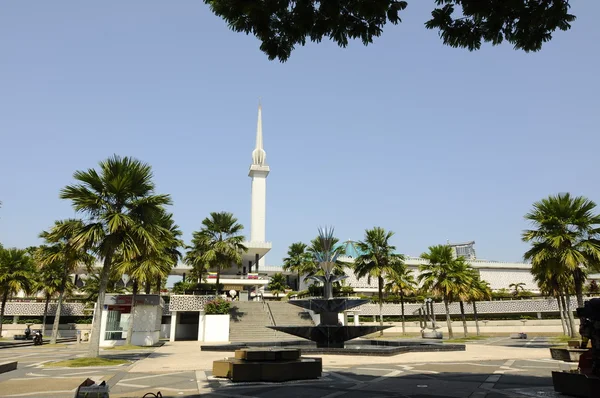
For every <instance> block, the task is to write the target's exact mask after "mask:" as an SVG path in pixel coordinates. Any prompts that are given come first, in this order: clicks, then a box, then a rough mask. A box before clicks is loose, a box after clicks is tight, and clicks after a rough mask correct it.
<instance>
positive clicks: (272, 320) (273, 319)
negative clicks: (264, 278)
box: [263, 301, 277, 326]
mask: <svg viewBox="0 0 600 398" xmlns="http://www.w3.org/2000/svg"><path fill="white" fill-rule="evenodd" d="M263 303H267V302H266V301H263ZM267 308H268V310H269V311H268V312H269V319H270V320H271V326H277V324H276V323H275V317H274V316H273V312H272V311H271V306H270V305H269V303H267Z"/></svg>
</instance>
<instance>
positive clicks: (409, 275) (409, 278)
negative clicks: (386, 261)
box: [385, 262, 417, 334]
mask: <svg viewBox="0 0 600 398" xmlns="http://www.w3.org/2000/svg"><path fill="white" fill-rule="evenodd" d="M387 280H388V281H389V282H388V283H386V285H385V291H386V292H388V293H392V294H395V295H398V296H400V306H401V308H402V334H406V325H405V322H404V297H405V296H406V295H408V294H411V293H414V292H415V291H416V289H417V282H416V280H415V277H414V275H413V272H412V271H411V270H410V269H408V267H407V266H406V264H403V263H400V262H399V263H397V264H396V265H395V266H394V267H393V270H392V272H391V273H389V274H388V275H387Z"/></svg>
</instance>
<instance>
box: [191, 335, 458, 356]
mask: <svg viewBox="0 0 600 398" xmlns="http://www.w3.org/2000/svg"><path fill="white" fill-rule="evenodd" d="M259 347H286V348H298V349H300V350H301V351H302V353H303V354H321V355H357V356H393V355H399V354H403V353H407V352H443V351H465V345H464V344H447V343H441V342H438V341H420V340H419V341H413V340H408V341H406V340H367V339H365V340H362V339H361V340H354V341H347V342H346V343H345V347H344V348H338V347H317V345H316V344H315V343H313V342H311V341H306V340H290V341H276V342H274V341H260V342H247V343H231V344H219V345H205V346H200V349H201V350H202V351H219V352H231V351H235V350H239V349H243V348H259Z"/></svg>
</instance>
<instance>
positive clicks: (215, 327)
mask: <svg viewBox="0 0 600 398" xmlns="http://www.w3.org/2000/svg"><path fill="white" fill-rule="evenodd" d="M201 327H202V328H203V330H204V333H203V334H204V341H205V342H225V341H229V315H204V322H203V324H202V325H201Z"/></svg>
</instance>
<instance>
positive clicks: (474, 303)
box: [472, 300, 481, 336]
mask: <svg viewBox="0 0 600 398" xmlns="http://www.w3.org/2000/svg"><path fill="white" fill-rule="evenodd" d="M472 303H473V317H474V318H475V330H477V336H480V335H481V333H480V332H479V317H478V316H477V304H476V302H475V300H473V301H472Z"/></svg>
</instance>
